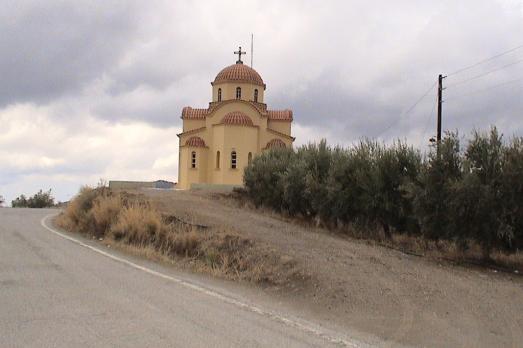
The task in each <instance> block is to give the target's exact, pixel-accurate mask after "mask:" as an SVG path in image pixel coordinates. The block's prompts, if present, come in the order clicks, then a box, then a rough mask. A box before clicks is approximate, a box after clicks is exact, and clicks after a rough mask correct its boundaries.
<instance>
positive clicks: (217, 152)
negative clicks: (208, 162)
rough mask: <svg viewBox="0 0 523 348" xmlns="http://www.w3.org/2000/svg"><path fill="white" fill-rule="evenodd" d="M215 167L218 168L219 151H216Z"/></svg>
mask: <svg viewBox="0 0 523 348" xmlns="http://www.w3.org/2000/svg"><path fill="white" fill-rule="evenodd" d="M216 169H220V151H216Z"/></svg>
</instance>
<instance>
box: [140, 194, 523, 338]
mask: <svg viewBox="0 0 523 348" xmlns="http://www.w3.org/2000/svg"><path fill="white" fill-rule="evenodd" d="M141 193H144V194H145V195H147V196H148V197H150V198H151V199H152V200H153V201H154V202H156V204H158V207H159V208H160V209H161V210H162V211H163V212H165V213H168V214H172V215H175V216H177V217H178V218H181V219H184V220H187V221H191V222H193V223H197V224H203V225H211V226H216V227H226V228H232V229H234V230H236V231H238V232H239V233H241V234H242V235H244V236H245V237H247V238H251V239H253V240H255V241H256V242H257V243H259V244H261V245H265V246H267V247H269V248H272V249H274V250H276V251H277V252H279V253H281V254H283V255H288V257H289V258H290V259H292V260H293V261H296V262H297V264H298V265H299V266H300V267H301V268H302V269H304V270H305V272H306V273H308V274H310V276H311V281H310V282H309V283H308V284H306V285H303V284H301V285H299V286H297V287H296V288H295V289H292V290H290V291H289V289H285V291H283V290H281V289H278V288H274V287H271V288H267V289H265V291H267V292H271V293H273V294H274V295H275V296H279V297H280V298H281V299H282V300H284V301H286V302H287V303H290V304H291V305H293V306H296V308H299V309H301V310H303V311H310V312H313V313H314V314H315V315H316V316H319V317H321V318H322V319H325V320H329V321H332V322H333V323H336V324H339V325H340V326H341V327H351V328H354V329H356V330H359V331H362V332H365V333H370V334H373V335H376V336H378V337H380V338H383V339H386V340H391V341H392V342H397V343H401V344H407V345H415V346H422V345H423V346H477V347H480V346H481V347H492V346H498V347H499V346H504V347H516V346H517V345H518V344H519V343H520V342H523V317H522V316H521V313H523V279H522V277H520V276H518V275H513V276H512V275H510V274H500V273H497V272H495V271H489V270H480V269H468V268H462V267H457V266H453V265H449V264H441V263H438V262H435V261H431V260H426V259H423V258H419V257H416V256H410V255H405V254H403V253H401V252H398V251H394V250H390V249H387V248H383V247H380V246H376V245H373V244H372V243H366V242H364V241H359V240H352V239H348V238H342V237H340V236H337V235H334V234H332V233H329V232H328V231H325V230H323V229H312V228H310V227H304V226H299V225H297V224H294V223H290V222H286V221H283V219H280V218H278V216H276V215H273V214H266V213H263V212H260V211H257V210H251V209H247V208H239V207H238V206H237V205H236V204H235V202H234V201H232V200H228V199H224V198H223V197H221V196H220V195H216V194H212V193H206V192H189V191H151V190H146V191H142V192H141Z"/></svg>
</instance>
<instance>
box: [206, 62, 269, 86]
mask: <svg viewBox="0 0 523 348" xmlns="http://www.w3.org/2000/svg"><path fill="white" fill-rule="evenodd" d="M225 82H246V83H252V84H254V85H258V86H262V87H264V88H265V84H264V83H263V80H262V78H261V76H260V74H258V72H257V71H256V70H254V69H253V68H251V67H249V66H247V65H245V64H243V63H242V62H237V63H236V64H233V65H230V66H228V67H226V68H225V69H223V70H222V71H220V72H219V73H218V75H216V78H215V79H214V82H213V85H216V84H219V83H225Z"/></svg>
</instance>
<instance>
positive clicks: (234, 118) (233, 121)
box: [221, 111, 253, 126]
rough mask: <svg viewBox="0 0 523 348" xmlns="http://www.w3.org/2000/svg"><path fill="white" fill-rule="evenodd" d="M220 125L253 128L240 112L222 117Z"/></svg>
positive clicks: (249, 120)
mask: <svg viewBox="0 0 523 348" xmlns="http://www.w3.org/2000/svg"><path fill="white" fill-rule="evenodd" d="M221 123H222V124H229V125H237V126H253V123H252V120H251V118H250V117H249V116H247V115H246V114H244V113H243V112H241V111H233V112H229V113H228V114H227V115H225V116H224V117H223V119H222V122H221Z"/></svg>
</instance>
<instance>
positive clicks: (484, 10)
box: [0, 0, 523, 201]
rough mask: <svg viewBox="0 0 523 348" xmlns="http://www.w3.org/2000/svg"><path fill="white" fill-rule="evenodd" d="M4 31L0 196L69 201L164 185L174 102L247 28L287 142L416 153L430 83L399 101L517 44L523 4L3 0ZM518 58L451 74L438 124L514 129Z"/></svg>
mask: <svg viewBox="0 0 523 348" xmlns="http://www.w3.org/2000/svg"><path fill="white" fill-rule="evenodd" d="M0 33H1V35H0V195H3V196H4V197H5V198H6V199H7V200H8V201H10V200H11V199H13V198H14V197H15V196H18V195H19V194H21V193H24V194H32V193H34V192H36V191H37V190H38V189H40V188H42V189H49V188H51V189H53V192H54V194H55V196H56V197H57V199H59V200H66V199H69V198H70V197H71V195H73V194H75V193H76V192H77V191H78V189H79V187H80V186H81V185H83V184H90V185H94V184H96V182H97V181H98V180H99V179H100V178H103V179H106V180H109V179H127V180H152V179H160V178H161V179H167V180H172V181H176V180H177V177H176V176H177V166H178V164H177V160H178V159H177V153H178V138H177V136H176V134H177V133H178V132H180V128H181V120H180V113H181V109H182V107H183V106H186V105H190V106H193V107H205V106H206V105H207V103H208V102H209V100H210V97H211V86H210V83H209V82H210V81H212V80H213V79H214V77H215V75H216V74H217V73H218V72H219V71H220V70H221V69H222V68H223V67H225V66H227V65H230V64H232V63H234V61H235V57H234V56H233V54H232V52H233V51H234V50H235V49H236V48H237V47H238V45H242V46H243V47H244V48H248V47H249V45H250V36H251V33H254V36H255V45H254V46H255V54H254V68H255V69H256V70H257V71H258V72H259V73H260V74H261V76H262V77H263V79H264V81H265V82H266V83H267V91H266V101H267V103H268V104H269V107H271V108H291V109H293V110H294V115H295V121H294V126H293V133H294V134H293V135H295V136H296V137H297V140H296V143H297V144H303V143H307V142H309V141H314V140H318V139H321V138H327V140H328V141H329V142H330V143H332V144H343V145H348V144H351V143H353V142H354V141H357V140H358V139H360V138H362V137H375V138H379V139H381V140H383V141H385V142H388V141H391V140H392V139H395V138H401V139H404V140H407V141H408V142H410V143H412V144H414V145H415V146H419V147H420V148H422V149H423V148H424V147H425V146H426V144H427V140H428V138H430V137H431V136H432V135H434V128H435V122H436V121H435V116H434V115H435V112H434V106H435V96H436V89H435V88H434V89H432V90H430V91H429V93H428V94H427V97H426V98H423V99H422V100H421V101H420V103H419V104H418V105H417V106H416V107H415V108H414V109H412V110H411V111H410V112H406V111H408V110H409V109H410V107H411V106H412V105H413V104H414V103H415V102H416V101H417V100H418V99H419V98H420V97H421V96H422V95H423V94H424V93H425V92H427V91H428V90H429V88H430V87H431V86H432V85H433V83H434V82H435V81H436V79H437V75H438V74H439V73H443V74H451V73H452V72H454V71H456V70H459V69H460V68H462V67H466V66H470V65H472V64H474V63H476V62H478V61H481V60H483V59H485V58H489V57H491V56H494V55H496V54H498V53H501V52H505V51H507V50H510V49H511V48H515V47H518V46H520V45H523V2H522V1H521V0H518V1H516V0H460V1H455V0H442V1H428V0H427V1H421V0H411V1H404V0H397V1H389V0H375V1H373V0H361V1H356V0H353V1H347V0H340V1H329V0H324V1H321V2H320V1H271V0H263V1H247V0H245V1H241V2H240V1H227V0H222V1H174V0H169V1H167V0H166V1H155V0H150V1H112V0H103V1H94V0H89V1H80V0H76V1H43V0H38V1H24V0H7V1H5V0H4V1H2V11H0ZM247 50H248V49H247ZM249 59H250V57H249V56H247V59H246V61H249ZM522 60H523V49H517V50H514V51H512V52H510V53H508V54H505V55H503V56H501V57H498V58H496V59H493V60H490V61H488V62H485V63H484V64H481V65H479V66H476V67H474V68H472V69H469V70H466V71H463V72H461V73H458V74H455V75H451V76H449V77H448V78H447V79H446V80H445V84H447V85H448V86H449V87H448V89H447V90H445V93H444V94H445V99H446V102H445V104H444V129H453V130H455V129H458V130H459V132H460V133H461V134H467V133H469V132H470V131H471V129H474V128H479V129H487V128H488V127H489V125H491V124H495V125H497V126H498V128H500V129H501V131H502V132H503V133H505V134H506V135H513V134H516V135H519V136H521V135H523V98H522V97H523V93H522V92H523V63H521V64H518V62H519V61H522ZM498 68H501V69H498ZM490 71H492V72H491V73H488V72H490ZM485 73H488V74H486V75H484V74H485ZM480 75H483V76H481V77H478V78H475V77H477V76H480ZM470 78H474V79H472V80H470V81H468V82H463V81H465V80H468V79H470ZM506 82H509V83H506ZM453 84H456V85H455V86H452V85H453ZM491 87H495V88H491Z"/></svg>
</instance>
